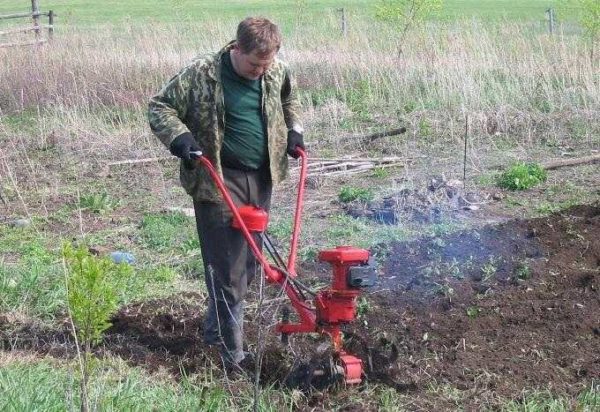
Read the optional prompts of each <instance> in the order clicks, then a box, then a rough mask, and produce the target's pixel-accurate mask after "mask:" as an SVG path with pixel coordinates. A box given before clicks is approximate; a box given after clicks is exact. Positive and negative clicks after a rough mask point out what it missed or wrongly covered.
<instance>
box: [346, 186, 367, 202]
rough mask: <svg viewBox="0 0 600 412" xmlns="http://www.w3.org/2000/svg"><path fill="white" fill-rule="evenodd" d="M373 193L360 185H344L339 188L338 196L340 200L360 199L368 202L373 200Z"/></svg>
mask: <svg viewBox="0 0 600 412" xmlns="http://www.w3.org/2000/svg"><path fill="white" fill-rule="evenodd" d="M374 197H375V195H374V194H373V191H372V190H371V189H364V188H360V187H352V186H344V187H342V189H341V190H340V194H339V195H338V198H339V199H340V202H343V203H348V202H352V201H354V200H361V201H363V202H370V201H371V200H373V198H374Z"/></svg>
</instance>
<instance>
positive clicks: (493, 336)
mask: <svg viewBox="0 0 600 412" xmlns="http://www.w3.org/2000/svg"><path fill="white" fill-rule="evenodd" d="M599 233H600V206H579V207H575V208H572V209H570V210H568V211H565V212H562V213H559V214H555V215H552V216H549V217H544V218H538V219H531V220H514V221H509V222H506V223H503V224H499V225H493V226H486V227H483V228H481V229H477V230H468V231H462V232H457V233H453V234H450V235H447V236H440V237H430V238H425V239H420V240H416V241H413V242H401V243H396V244H392V245H389V248H388V250H389V254H388V258H387V261H386V262H385V263H384V264H383V266H382V267H381V270H380V279H379V283H378V285H377V286H376V287H374V288H371V289H369V290H365V291H364V293H363V297H364V298H365V299H366V300H365V302H366V303H365V304H363V307H362V310H361V314H360V316H359V318H358V319H357V320H356V321H355V322H354V323H353V324H351V325H349V327H348V329H347V331H346V335H345V336H346V337H345V342H346V348H347V350H348V351H349V352H351V353H353V354H355V355H357V356H359V357H360V358H361V359H363V361H364V367H365V375H366V376H365V378H366V381H369V382H378V383H381V384H384V385H388V386H390V387H392V388H395V389H396V390H399V391H411V393H413V394H414V395H415V396H416V398H418V399H421V400H422V402H423V405H426V407H427V408H434V409H437V410H440V408H441V409H444V408H450V407H452V405H449V404H440V403H439V400H436V399H439V397H437V398H436V394H435V390H432V388H445V387H448V388H451V389H452V390H457V391H460V393H461V399H462V402H463V405H464V406H465V407H475V406H476V405H475V403H476V402H482V399H485V398H486V396H488V395H486V394H489V396H488V397H489V399H490V401H489V402H490V403H489V404H490V405H492V404H493V400H494V399H495V398H497V397H499V398H504V399H506V398H507V397H508V398H513V397H514V398H516V397H518V396H519V395H520V394H521V393H522V391H523V390H524V389H536V388H539V389H551V390H552V391H553V392H555V393H564V394H569V395H575V394H577V393H579V392H580V391H581V390H583V389H585V388H586V387H587V386H589V385H590V383H591V382H592V381H593V380H598V379H600V352H599V351H598V347H600V317H599V316H598V314H599V313H600V239H599V237H598V234H599ZM318 269H319V273H318V274H317V275H315V276H316V277H317V278H319V279H320V280H321V281H322V282H328V280H329V277H330V271H331V270H330V268H328V267H326V266H319V267H318ZM306 277H309V276H308V275H306ZM270 289H272V288H270ZM204 306H205V305H204V302H202V300H201V298H200V296H199V295H195V294H185V295H177V296H173V297H171V298H168V299H157V300H153V301H147V302H143V303H137V304H133V305H129V306H126V307H123V308H121V310H120V311H119V312H118V313H117V314H116V315H115V317H114V318H113V319H112V322H113V326H112V328H111V329H110V330H109V331H108V332H107V335H106V338H105V340H104V342H103V344H102V345H101V347H100V348H99V349H98V351H99V353H101V352H103V351H107V352H110V353H112V354H117V355H119V356H122V357H123V358H126V359H128V360H129V361H130V362H131V363H132V364H135V365H141V366H144V367H147V368H148V369H150V370H158V369H160V370H167V371H169V372H170V373H172V374H173V375H174V376H178V375H179V374H180V373H181V372H182V371H184V372H185V373H186V374H188V373H191V372H196V371H200V370H202V369H203V368H214V367H215V366H218V365H219V364H220V360H219V356H218V353H217V352H216V351H215V350H212V349H211V348H208V347H206V346H205V345H204V344H203V343H202V339H201V336H202V321H201V319H202V314H203V311H204ZM256 316H257V315H256V311H248V316H247V319H246V324H245V325H246V326H245V329H246V334H247V341H248V343H249V345H250V351H251V352H252V351H255V350H256V342H257V340H258V338H257V336H258V328H257V326H256V323H257V321H256V319H257V318H256ZM31 334H34V336H35V337H34V336H32V335H31ZM15 336H17V337H18V338H15ZM263 336H264V334H263ZM262 341H264V342H265V347H264V357H263V364H262V370H261V380H262V381H263V382H266V383H281V384H284V383H290V382H293V383H294V384H296V385H299V386H302V385H303V384H304V383H305V382H294V379H296V378H297V380H298V379H299V380H300V381H301V380H302V373H299V374H298V370H297V368H296V370H295V371H294V366H298V365H301V366H302V365H303V366H304V367H307V365H311V362H310V360H311V359H313V358H314V356H313V354H314V353H319V355H317V356H323V353H326V351H319V350H317V349H318V348H319V347H322V346H323V342H324V341H326V339H325V340H323V339H317V338H315V337H314V336H308V335H294V338H293V345H292V348H291V349H292V350H290V349H289V348H287V347H285V346H283V345H282V344H281V343H280V342H279V341H278V337H277V336H275V334H273V333H268V335H267V338H266V339H265V338H263V339H262ZM0 342H2V347H3V349H4V350H11V349H16V348H27V349H31V350H36V351H39V352H46V353H54V354H60V353H62V354H63V356H67V355H66V354H68V353H71V354H72V353H74V350H73V349H74V348H73V344H72V342H71V339H70V334H69V333H68V328H67V327H66V326H65V327H63V328H62V329H60V330H58V331H48V330H42V329H40V328H33V327H32V326H31V325H27V324H25V323H22V324H19V323H18V322H14V321H10V320H8V319H6V318H0ZM57 347H58V348H62V349H61V350H62V352H61V351H56V348H57ZM52 351H54V352H52ZM254 365H255V364H254V363H253V362H249V363H248V364H247V365H246V366H245V368H246V372H247V373H248V375H249V376H252V375H253V373H254ZM291 371H292V372H293V373H292V372H291ZM300 372H302V370H300ZM298 377H300V378H298ZM342 392H343V391H342ZM321 396H322V395H321ZM331 396H335V395H331ZM319 399H321V400H320V401H319V402H321V401H322V398H319ZM436 402H437V403H436ZM454 406H455V405H454Z"/></svg>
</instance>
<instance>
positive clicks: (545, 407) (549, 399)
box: [501, 384, 600, 412]
mask: <svg viewBox="0 0 600 412" xmlns="http://www.w3.org/2000/svg"><path fill="white" fill-rule="evenodd" d="M598 408H600V390H598V387H597V386H594V385H593V384H592V386H591V387H590V388H589V389H588V390H586V391H583V392H582V393H581V394H580V395H579V396H578V397H577V400H575V402H573V401H572V400H571V399H569V398H567V397H565V396H556V395H554V394H552V393H551V392H549V391H533V392H530V393H527V394H526V395H525V396H523V399H522V400H519V401H511V402H508V403H507V404H506V405H504V406H503V407H502V409H501V410H502V412H568V411H581V412H593V411H597V410H598Z"/></svg>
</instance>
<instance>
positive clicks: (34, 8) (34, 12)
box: [0, 0, 55, 48]
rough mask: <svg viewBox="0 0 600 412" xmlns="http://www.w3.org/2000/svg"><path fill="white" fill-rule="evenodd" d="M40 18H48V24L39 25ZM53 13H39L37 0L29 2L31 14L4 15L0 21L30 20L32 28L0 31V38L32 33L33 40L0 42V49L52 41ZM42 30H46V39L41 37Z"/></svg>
mask: <svg viewBox="0 0 600 412" xmlns="http://www.w3.org/2000/svg"><path fill="white" fill-rule="evenodd" d="M42 16H46V17H48V24H41V23H40V18H41V17H42ZM54 17H55V15H54V13H53V12H52V10H50V11H48V12H42V11H40V1H39V0H31V12H27V13H15V14H6V15H3V16H1V15H0V20H6V19H23V18H31V19H32V21H33V25H32V26H24V27H16V28H11V29H9V30H4V31H0V36H2V37H4V36H9V35H14V34H17V33H28V32H33V35H34V38H33V40H30V41H19V42H12V43H6V42H4V43H3V42H0V48H2V47H14V46H30V45H36V44H42V43H45V42H47V41H48V40H52V36H53V34H54ZM44 29H48V37H47V38H44V37H43V36H42V32H43V30H44Z"/></svg>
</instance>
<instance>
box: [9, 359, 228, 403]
mask: <svg viewBox="0 0 600 412" xmlns="http://www.w3.org/2000/svg"><path fill="white" fill-rule="evenodd" d="M115 372H118V371H115V370H111V369H110V368H107V369H103V371H102V374H101V375H100V376H95V377H94V378H93V379H92V386H91V388H90V391H91V393H90V404H91V405H90V406H91V409H90V410H102V411H146V410H160V411H184V410H189V411H191V410H210V411H227V410H231V409H230V408H231V401H230V400H229V399H228V398H229V397H228V395H227V394H226V393H225V390H224V389H223V388H220V387H218V386H216V385H214V386H212V387H209V388H205V387H200V386H194V385H190V384H188V385H186V384H185V383H184V384H183V385H178V386H175V385H172V384H168V383H162V384H161V383H159V382H155V381H154V382H151V381H150V379H148V378H147V377H146V376H144V375H143V374H142V373H141V372H140V371H138V370H136V369H129V370H128V371H127V373H126V374H124V373H116V374H115ZM78 385H79V381H78V380H77V379H76V378H74V376H73V373H72V371H71V370H69V369H67V368H59V367H56V365H52V364H50V363H48V362H42V363H38V364H33V365H27V364H24V365H23V364H18V363H15V364H11V365H9V366H8V367H3V368H0V393H2V397H0V410H2V411H7V412H8V411H15V412H17V411H66V410H78V409H79V405H80V403H79V397H78V393H79V392H78Z"/></svg>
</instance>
